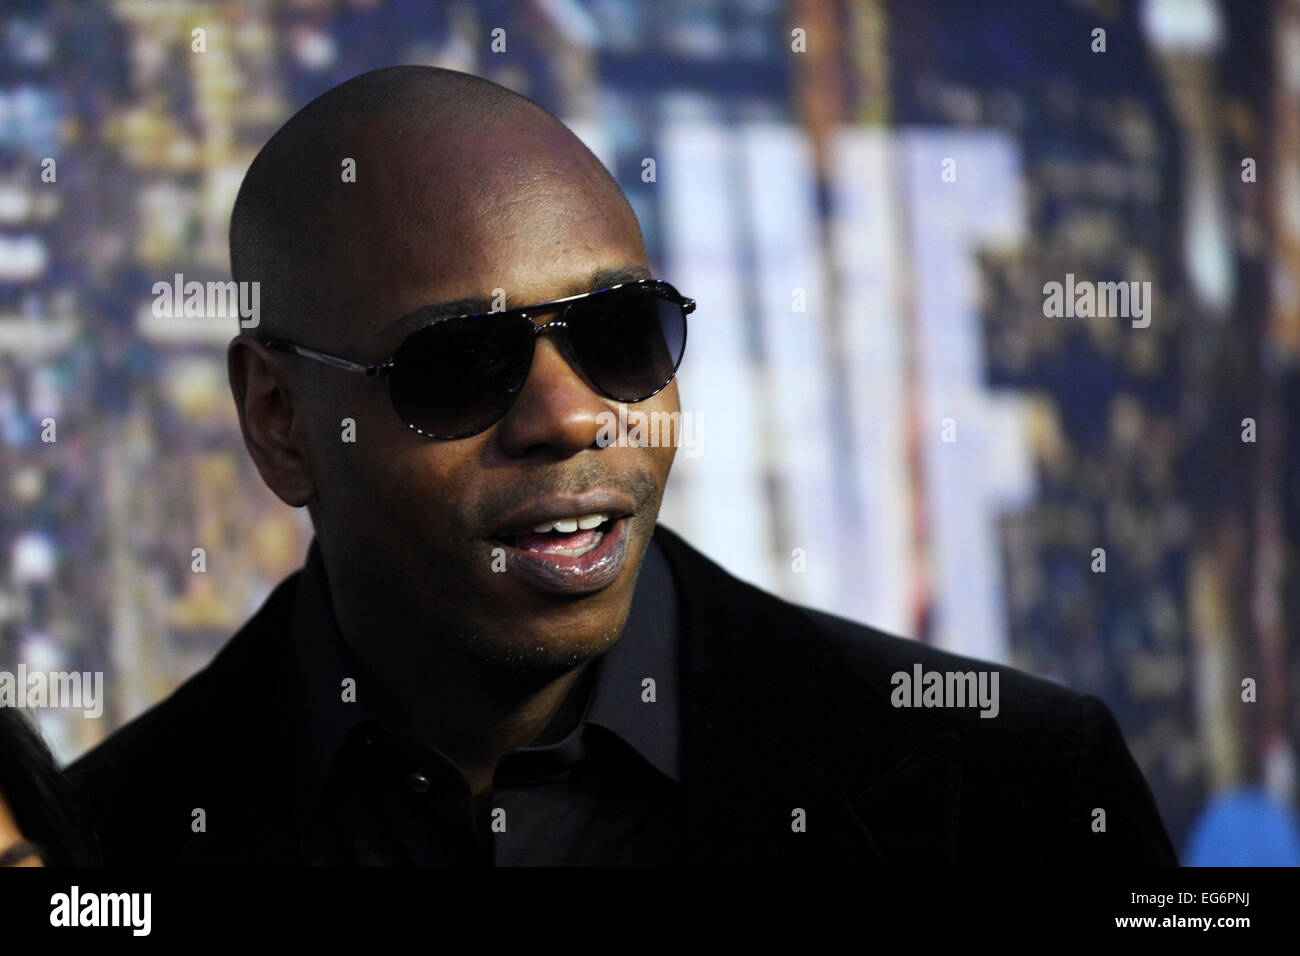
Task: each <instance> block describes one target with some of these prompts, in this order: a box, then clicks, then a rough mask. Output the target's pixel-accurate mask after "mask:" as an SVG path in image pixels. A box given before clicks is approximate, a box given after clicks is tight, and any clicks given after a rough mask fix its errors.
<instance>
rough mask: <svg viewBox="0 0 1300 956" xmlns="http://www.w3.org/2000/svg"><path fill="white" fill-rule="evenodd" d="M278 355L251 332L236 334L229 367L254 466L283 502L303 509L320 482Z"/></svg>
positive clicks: (227, 369) (232, 389)
mask: <svg viewBox="0 0 1300 956" xmlns="http://www.w3.org/2000/svg"><path fill="white" fill-rule="evenodd" d="M277 358H278V356H277V355H275V354H273V353H272V352H270V351H269V350H268V349H267V348H266V346H264V345H263V344H262V343H261V342H258V341H257V340H256V339H254V338H252V337H251V336H249V335H237V336H236V337H235V338H234V339H233V340H232V341H231V343H230V347H229V349H227V351H226V371H227V373H228V374H229V376H230V390H231V392H232V393H233V394H234V396H235V408H236V410H237V411H238V412H239V428H240V430H241V431H242V432H243V433H244V445H245V446H246V447H247V448H248V454H249V455H250V456H251V457H252V459H253V464H255V465H256V466H257V470H258V472H259V473H260V474H261V476H262V480H263V481H265V482H266V486H267V487H268V488H270V489H271V490H272V491H273V492H275V494H276V496H277V497H279V499H280V500H281V501H283V502H284V503H285V504H287V505H290V506H291V507H294V508H301V507H303V506H304V505H306V504H307V503H308V502H309V501H311V499H312V498H313V497H315V494H316V486H315V483H314V482H313V481H312V477H311V473H310V469H309V468H308V463H307V456H306V449H305V448H304V447H303V421H302V418H301V416H300V415H299V414H297V411H298V410H297V409H295V405H294V401H293V390H292V388H291V387H290V384H291V383H290V381H289V377H288V375H287V374H286V373H285V371H284V368H283V367H282V366H281V365H280V364H279V363H278V362H277V361H276V360H277Z"/></svg>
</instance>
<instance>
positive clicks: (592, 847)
mask: <svg viewBox="0 0 1300 956" xmlns="http://www.w3.org/2000/svg"><path fill="white" fill-rule="evenodd" d="M681 630H682V628H681V624H680V621H679V618H678V605H677V595H676V589H675V586H674V583H673V579H672V574H671V572H670V570H669V569H668V566H667V563H666V561H665V560H664V557H663V555H662V553H661V552H660V549H659V546H658V545H657V544H656V543H655V542H653V541H652V542H651V544H650V547H649V548H648V550H647V552H646V556H645V560H644V562H643V564H642V567H641V572H640V576H639V578H638V581H637V587H636V591H635V594H634V596H633V600H632V607H631V611H630V613H629V616H628V621H627V625H626V627H625V628H624V631H623V634H622V635H621V637H620V638H619V640H618V641H616V642H615V644H614V646H613V647H612V648H611V649H610V650H608V651H607V652H606V653H605V654H604V655H603V656H602V657H601V658H599V659H598V660H596V661H594V662H593V664H592V670H591V671H590V672H589V673H588V674H586V675H584V677H583V679H582V681H581V682H580V684H581V685H582V686H579V687H578V688H577V689H576V692H577V693H579V694H583V693H584V692H585V696H586V708H585V712H584V716H583V718H582V720H581V721H580V722H579V723H578V724H577V726H575V727H574V728H573V730H572V731H571V732H570V733H569V734H568V735H567V736H566V737H565V738H564V739H562V740H560V741H559V742H557V743H553V744H550V745H547V746H533V747H521V748H518V749H515V750H512V751H510V752H508V753H507V754H505V755H504V756H503V757H502V759H501V761H500V762H499V764H498V766H497V769H496V773H495V775H494V778H493V787H492V791H491V793H490V795H484V796H483V797H482V798H480V799H479V800H478V801H475V800H474V799H473V798H472V796H471V792H470V787H469V783H468V781H467V780H466V779H465V777H464V775H463V774H462V773H461V772H460V770H459V769H458V768H457V767H456V766H455V764H454V763H452V761H451V760H449V759H448V758H447V757H446V756H445V755H443V754H442V753H441V752H440V751H439V750H437V749H436V748H435V747H432V746H430V745H428V744H425V743H422V742H420V741H416V740H412V739H409V738H406V737H404V736H401V735H399V734H397V733H395V732H393V731H392V730H390V729H389V728H388V727H387V726H386V725H385V723H384V722H383V721H382V720H381V719H379V718H378V717H377V716H376V715H375V714H374V713H373V712H372V711H370V710H369V709H368V708H367V707H366V696H365V687H364V685H362V684H361V683H360V681H359V679H358V677H357V670H356V668H355V667H353V666H352V665H351V663H350V657H349V654H348V650H347V647H346V645H345V644H344V641H343V637H342V634H341V633H340V632H339V629H338V624H337V622H336V621H335V618H334V614H333V612H332V610H331V604H330V597H329V584H328V581H327V579H326V575H325V567H324V563H323V561H322V559H321V555H320V553H319V550H318V546H317V544H316V543H315V542H313V543H312V546H311V549H310V551H309V552H308V556H307V562H306V566H305V568H304V571H303V575H302V580H301V583H300V585H299V589H298V593H297V595H296V596H295V599H294V604H293V611H292V617H291V621H290V626H289V641H288V662H287V663H288V671H287V673H288V675H289V686H291V687H293V688H294V692H293V699H292V701H291V713H292V714H293V715H294V717H293V723H294V726H293V728H292V729H291V732H292V734H293V740H294V742H295V745H294V749H295V754H296V759H295V779H296V784H297V786H296V791H297V792H296V794H295V820H296V824H297V828H298V838H299V841H300V845H301V848H302V852H303V855H304V858H305V859H306V861H307V862H308V863H309V864H315V865H340V864H341V865H348V864H359V865H391V864H397V865H421V866H443V865H451V866H492V865H497V866H519V865H524V866H529V865H540V866H572V865H605V864H609V865H660V864H671V863H675V862H679V861H680V859H681V850H682V836H683V832H684V825H685V824H684V812H685V793H684V791H683V788H682V780H681V754H680V747H681V734H680V702H679V700H678V688H679V686H680V678H679V674H678V662H679V656H680V655H679V651H680V647H679V642H680V639H681ZM344 678H353V679H354V680H357V693H356V700H355V701H353V702H346V701H344V699H343V696H344V695H343V680H344ZM647 678H649V679H651V680H653V682H654V684H653V698H654V699H653V701H651V700H648V699H647V698H648V697H650V696H651V694H650V693H649V685H647V684H645V683H644V682H645V681H646V679H647Z"/></svg>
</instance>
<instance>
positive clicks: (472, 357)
mask: <svg viewBox="0 0 1300 956" xmlns="http://www.w3.org/2000/svg"><path fill="white" fill-rule="evenodd" d="M532 354H533V333H532V325H531V323H530V322H528V321H527V320H525V319H522V318H521V317H520V316H519V315H514V316H509V315H506V314H505V313H487V314H485V315H476V316H471V317H468V318H458V319H448V320H447V321H445V322H439V323H437V324H435V325H431V326H429V327H428V328H425V329H422V330H420V331H419V332H416V333H414V334H413V335H411V336H410V337H409V338H407V339H406V341H405V342H403V343H402V345H401V347H400V348H399V349H398V350H397V353H396V354H395V355H394V356H393V370H392V372H391V373H390V378H389V395H390V396H391V399H392V402H393V408H394V409H395V410H396V411H397V414H398V415H399V416H400V417H401V419H402V421H404V422H405V423H406V424H407V425H409V426H411V427H412V428H415V429H417V430H419V431H420V432H422V433H423V434H425V435H428V436H430V437H436V438H464V437H467V436H469V435H473V434H476V433H478V432H481V431H483V430H484V429H485V428H487V427H488V426H489V425H491V424H492V423H493V422H495V421H497V420H498V419H499V418H501V416H502V415H504V414H505V413H506V411H507V410H508V409H509V408H510V403H511V402H513V401H514V398H515V394H516V393H517V392H518V391H519V389H520V388H522V387H523V384H524V380H525V379H526V378H527V377H528V367H529V365H530V364H531V362H532Z"/></svg>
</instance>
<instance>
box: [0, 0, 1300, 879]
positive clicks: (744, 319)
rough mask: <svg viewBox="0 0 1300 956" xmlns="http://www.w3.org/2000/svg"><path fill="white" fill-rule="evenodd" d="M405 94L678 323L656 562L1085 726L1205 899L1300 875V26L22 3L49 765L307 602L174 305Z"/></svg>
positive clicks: (891, 5) (23, 465)
mask: <svg viewBox="0 0 1300 956" xmlns="http://www.w3.org/2000/svg"><path fill="white" fill-rule="evenodd" d="M498 28H499V29H501V30H503V31H504V33H503V34H497V37H498V38H499V39H498V44H497V45H498V47H499V46H500V44H501V41H504V45H505V49H504V50H498V51H494V50H493V31H494V30H497V29H498ZM196 29H201V30H202V31H203V34H202V43H201V44H199V43H196V36H197V35H196V34H195V33H194V32H193V31H195V30H196ZM1098 29H1100V30H1103V31H1104V33H1103V34H1102V35H1101V45H1102V47H1103V48H1101V49H1099V48H1098V46H1099V44H1098V34H1097V33H1095V31H1096V30H1098ZM199 45H201V46H202V47H203V49H202V50H198V49H196V46H199ZM398 63H425V64H433V65H439V66H446V67H451V68H455V69H460V70H466V71H469V72H473V73H477V74H479V75H482V76H485V77H488V78H489V79H492V80H495V81H497V82H499V83H502V84H504V85H506V86H508V87H510V88H512V89H514V90H517V91H518V92H521V93H523V94H525V95H527V96H529V97H531V98H533V99H535V100H536V101H538V102H539V103H541V104H542V105H543V106H546V107H547V108H549V109H550V110H552V111H553V112H554V113H556V114H557V115H558V116H560V117H561V118H562V119H564V120H565V121H566V122H568V123H569V124H570V125H571V126H572V127H573V128H574V130H575V131H577V132H578V133H579V135H581V136H582V137H583V139H584V140H585V141H586V142H587V143H588V144H589V145H590V146H591V147H592V149H593V150H594V151H595V152H596V153H597V155H598V156H600V157H601V159H602V160H604V161H605V163H606V165H608V166H609V168H610V169H611V170H612V171H613V173H614V174H615V176H616V177H617V178H618V180H619V181H620V183H622V184H623V187H624V189H625V190H626V192H627V195H628V197H629V199H630V200H631V202H632V203H633V206H634V207H635V209H636V211H637V214H638V216H639V217H640V220H641V223H642V225H643V228H644V231H645V235H646V240H647V243H648V246H649V249H650V254H651V260H652V264H653V265H654V267H655V268H656V270H657V272H658V273H659V274H661V275H662V276H663V277H665V278H666V279H668V280H669V281H670V282H672V283H674V284H675V285H677V286H678V288H680V289H681V290H682V291H683V292H684V294H686V295H689V296H692V297H694V298H696V299H697V300H698V302H699V311H698V313H697V315H696V316H693V317H692V326H691V333H690V344H689V347H688V350H687V358H686V363H685V365H684V367H683V369H682V372H681V376H680V384H681V394H682V402H683V407H684V408H685V409H686V410H688V411H690V412H692V413H693V414H694V416H695V431H694V436H693V439H694V442H695V447H694V448H693V449H691V450H690V454H685V453H684V452H679V455H678V458H677V465H676V469H675V472H674V477H673V480H672V481H671V482H670V485H669V491H668V494H667V498H666V500H665V504H664V511H663V521H664V523H666V524H668V525H669V526H670V527H673V528H674V529H675V530H677V531H679V532H681V533H682V534H684V535H685V536H686V538H687V539H688V540H690V541H691V542H693V543H694V544H695V545H696V546H698V547H700V548H701V549H702V550H704V551H705V552H707V553H708V554H709V555H711V556H712V557H714V558H715V559H717V560H718V561H720V562H721V563H722V564H724V565H725V566H727V567H728V568H730V569H731V570H732V571H733V572H735V573H737V574H739V575H740V576H742V577H744V578H746V579H748V580H750V581H753V582H755V583H757V584H760V585H762V586H764V587H767V588H770V589H772V590H775V591H776V592H778V593H780V594H782V595H784V596H786V597H788V598H790V599H793V600H796V601H799V602H802V603H806V604H811V605H814V606H817V607H820V608H824V609H827V610H830V611H833V612H836V613H839V614H842V615H845V616H848V617H852V618H855V619H857V620H861V621H864V622H867V623H870V624H873V625H875V626H877V627H879V628H882V629H885V630H888V631H892V632H895V633H899V634H903V635H906V636H908V637H912V638H915V639H918V640H922V641H927V642H932V643H934V644H937V645H940V646H943V647H947V648H951V649H954V650H957V651H960V652H963V653H967V654H971V655H976V656H981V657H986V658H991V659H993V660H996V661H999V662H1003V663H1006V664H1010V665H1014V666H1018V667H1022V668H1025V669H1027V670H1029V671H1032V672H1034V673H1037V674H1040V675H1044V676H1046V677H1050V678H1053V679H1056V680H1059V681H1062V682H1064V683H1066V684H1068V685H1069V686H1071V687H1073V688H1075V689H1077V690H1080V691H1084V692H1089V693H1094V694H1097V695H1099V696H1100V697H1102V698H1103V699H1104V700H1105V701H1106V702H1107V703H1108V704H1109V705H1110V707H1111V708H1112V709H1113V710H1114V712H1115V714H1116V715H1117V717H1118V719H1119V721H1120V723H1121V725H1122V727H1123V730H1124V733H1125V736H1126V738H1127V739H1128V741H1129V744H1130V747H1131V749H1132V751H1133V753H1134V755H1135V757H1136V759H1137V760H1138V762H1139V764H1140V765H1141V767H1142V769H1143V771H1144V772H1145V773H1146V775H1147V778H1148V779H1149V780H1150V782H1151V785H1152V787H1153V789H1154V791H1155V794H1156V797H1157V800H1158V802H1159V805H1160V808H1161V811H1162V813H1163V815H1164V817H1165V820H1166V822H1167V824H1168V826H1169V828H1170V831H1171V834H1172V836H1173V837H1174V840H1175V842H1176V844H1177V845H1178V847H1179V850H1180V855H1181V856H1182V857H1183V859H1184V861H1185V862H1191V863H1214V862H1221V863H1283V864H1295V863H1297V862H1300V836H1298V835H1297V829H1296V823H1295V805H1296V794H1295V763H1296V742H1297V726H1296V712H1295V702H1296V700H1297V692H1298V691H1300V687H1298V686H1297V674H1298V668H1297V662H1296V653H1295V651H1296V642H1295V635H1296V633H1297V620H1298V615H1300V583H1298V580H1297V573H1296V568H1297V562H1296V558H1297V554H1296V543H1297V540H1300V537H1298V535H1297V531H1298V530H1300V482H1298V481H1297V477H1296V476H1297V474H1298V473H1300V472H1298V470H1297V466H1298V465H1300V462H1297V458H1296V454H1297V452H1296V448H1297V443H1296V441H1294V440H1292V441H1288V434H1287V433H1288V430H1289V431H1290V432H1291V434H1292V435H1293V436H1294V435H1296V434H1300V375H1298V372H1300V2H1296V0H1279V2H1273V3H1268V2H1235V0H1234V2H1230V3H1229V2H1215V0H1149V2H1121V0H1092V2H1089V0H1074V2H1066V0H1061V2H1024V3H1015V4H1012V3H988V4H985V3H981V4H973V3H969V2H960V0H954V2H939V0H892V2H887V0H798V2H781V0H712V2H698V0H696V2H689V3H688V2H684V0H683V2H672V0H518V2H473V3H470V2H414V0H392V2H380V0H369V2H361V0H351V2H342V0H333V2H331V0H293V2H290V0H284V2H270V0H263V2H257V0H247V2H232V3H204V2H189V0H156V2H154V0H116V2H102V3H97V4H89V3H65V2H53V3H27V2H22V0H7V2H6V3H5V6H4V12H3V13H2V14H0V502H2V506H0V669H8V670H11V671H12V670H14V669H15V668H16V667H17V665H18V663H19V662H23V663H25V664H26V666H27V667H28V668H30V669H36V668H43V669H49V670H56V669H65V670H83V671H103V672H104V673H105V675H106V683H105V687H106V690H107V701H106V709H105V713H104V716H103V717H102V718H101V719H98V720H95V719H86V718H84V717H83V716H81V713H80V711H69V710H53V709H47V710H43V711H40V712H39V713H38V715H37V716H38V717H39V721H40V724H41V727H42V729H43V731H44V733H45V735H46V737H47V739H48V740H49V742H50V743H51V745H52V746H53V747H54V748H55V750H56V752H57V753H58V755H59V756H60V758H62V759H64V760H69V759H72V758H74V757H75V756H77V755H79V754H80V753H81V752H83V751H84V750H86V749H87V748H89V747H90V746H92V745H93V744H95V743H96V742H97V741H98V740H100V739H101V738H102V737H103V736H105V735H106V734H108V733H109V732H111V731H112V730H113V729H114V728H115V727H117V726H120V725H121V724H122V723H123V722H125V721H126V720H128V719H130V718H131V717H132V716H134V715H136V714H138V713H139V712H140V711H141V710H143V709H144V708H145V707H147V706H148V705H150V704H151V703H153V702H155V701H157V700H159V699H161V698H162V697H164V696H165V695H166V694H168V693H169V692H170V691H171V690H172V689H173V688H174V687H176V686H177V685H178V683H179V682H181V681H182V680H183V679H184V678H185V677H186V676H188V675H189V674H191V673H193V672H194V671H195V670H196V669H197V668H199V667H200V666H202V664H203V663H204V662H206V661H207V660H208V659H209V658H210V657H211V655H212V654H213V653H214V652H215V651H216V650H217V648H218V647H219V646H220V645H221V644H222V643H223V642H224V641H225V640H226V639H227V638H228V637H229V636H230V635H231V634H232V633H233V632H234V631H235V630H236V629H237V628H238V627H239V625H240V624H241V623H242V622H243V621H244V620H245V619H246V618H247V617H248V616H249V615H250V614H251V613H252V612H253V611H254V610H255V609H256V608H257V607H258V605H259V604H260V602H261V601H262V600H263V599H264V598H265V597H266V595H267V594H268V593H269V591H270V589H271V588H272V587H273V585H274V584H275V583H276V582H278V581H279V580H280V579H281V578H283V577H284V576H285V575H287V574H289V573H290V572H292V571H293V570H295V569H296V568H297V567H299V566H300V565H301V563H302V559H303V557H304V554H305V551H306V547H307V544H308V541H309V540H310V525H309V523H308V521H307V516H306V513H305V511H297V512H296V511H292V510H290V509H288V508H286V507H285V506H283V505H282V504H280V503H279V501H278V500H277V499H275V498H274V497H273V496H272V495H271V494H270V492H269V491H267V490H266V489H265V487H264V486H263V485H262V483H261V480H260V479H259V477H258V475H257V473H256V471H255V470H254V468H253V466H252V464H251V462H250V461H249V460H248V459H247V457H246V454H245V452H244V448H243V444H242V440H241V438H240V435H239V431H238V427H237V422H236V418H235V414H234V409H233V405H232V402H231V398H230V393H229V389H228V386H227V383H226V372H225V357H224V347H225V344H226V342H227V341H228V340H229V339H230V338H231V336H232V335H233V334H234V332H235V329H234V322H233V320H230V319H225V320H221V321H213V320H210V319H182V318H176V319H159V318H157V317H155V316H154V315H153V312H152V309H151V305H152V302H153V293H152V288H153V285H154V283H155V282H159V281H164V282H170V281H171V280H172V277H173V275H174V274H175V273H183V274H184V276H185V278H186V279H187V280H191V279H197V280H199V281H206V280H226V279H228V278H229V262H228V257H227V245H226V240H227V230H228V225H229V214H230V209H231V206H232V204H233V201H234V197H235V194H236V191H237V189H238V186H239V183H240V180H241V178H242V176H243V173H244V171H245V169H246V168H247V166H248V164H249V162H250V161H251V160H252V158H253V156H254V155H255V154H256V152H257V150H258V149H259V148H260V146H261V145H262V144H263V143H264V142H265V141H266V139H267V138H268V137H269V136H270V134H271V133H272V132H273V131H274V130H275V129H276V128H277V127H278V126H279V124H280V123H282V122H283V121H284V120H285V119H286V118H288V117H289V116H290V115H291V114H292V113H293V112H294V111H296V110H297V109H298V108H299V107H301V106H302V105H304V104H305V103H306V102H307V101H309V100H310V99H312V98H313V97H315V96H316V95H317V94H319V93H321V92H323V91H324V90H326V89H327V88H329V87H330V86H333V85H334V84H336V83H338V82H340V81H342V80H344V79H347V78H348V77H351V76H353V75H355V74H357V73H360V72H363V71H365V70H368V69H372V68H375V67H380V66H387V65H392V64H398ZM47 159H53V160H54V161H55V166H54V167H53V168H54V169H56V170H57V172H56V175H55V176H54V178H53V181H48V176H45V177H43V175H42V174H43V172H44V171H45V170H47V169H48V168H50V167H49V164H48V163H46V162H45V161H46V160H47ZM647 160H653V164H648V163H647V162H646V161H647ZM1067 273H1071V274H1073V275H1074V276H1075V277H1076V278H1077V279H1079V280H1089V281H1097V282H1103V281H1123V282H1149V283H1150V288H1151V298H1152V301H1151V311H1150V313H1149V315H1150V319H1151V321H1150V324H1149V325H1148V326H1146V327H1138V326H1135V325H1134V324H1133V323H1132V322H1130V321H1129V320H1127V319H1123V318H1064V317H1048V316H1047V315H1045V308H1044V289H1043V286H1044V284H1045V283H1047V282H1051V281H1059V282H1064V281H1065V277H1066V274H1067ZM45 419H53V420H54V422H55V424H56V429H57V431H56V433H55V436H54V437H55V438H56V440H54V441H49V440H48V438H49V437H51V436H49V435H45V436H44V437H45V438H46V440H42V439H43V431H45V429H44V428H43V426H42V422H43V421H44V420H45ZM1246 419H1249V420H1250V423H1249V424H1247V423H1246V422H1245V420H1246ZM196 547H202V548H204V549H205V552H206V561H207V570H206V572H205V573H195V572H194V571H193V570H192V551H193V549H194V548H196ZM1098 548H1101V549H1104V560H1105V570H1104V571H1101V570H1099V567H1100V566H1099V563H1098V552H1097V551H1096V550H1095V549H1098ZM1245 678H1252V679H1253V680H1254V681H1255V682H1256V683H1257V686H1258V698H1257V700H1256V701H1255V702H1253V703H1251V702H1244V701H1243V700H1242V695H1243V692H1242V681H1243V679H1245ZM232 706H241V704H239V703H237V702H234V701H232ZM213 719H214V720H220V719H221V715H220V714H214V715H213Z"/></svg>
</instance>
